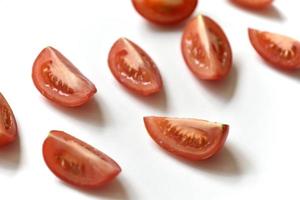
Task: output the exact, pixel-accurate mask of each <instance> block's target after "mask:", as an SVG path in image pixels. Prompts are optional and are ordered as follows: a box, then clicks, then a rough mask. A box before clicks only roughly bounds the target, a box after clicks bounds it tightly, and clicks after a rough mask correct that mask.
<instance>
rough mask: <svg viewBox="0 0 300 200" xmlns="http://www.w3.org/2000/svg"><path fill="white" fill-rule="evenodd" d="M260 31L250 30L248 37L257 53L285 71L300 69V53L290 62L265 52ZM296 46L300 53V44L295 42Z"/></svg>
mask: <svg viewBox="0 0 300 200" xmlns="http://www.w3.org/2000/svg"><path fill="white" fill-rule="evenodd" d="M259 32H260V31H258V30H256V29H252V28H249V29H248V35H249V39H250V42H251V44H252V46H253V48H254V49H255V50H256V52H257V53H258V54H259V55H260V56H261V57H262V58H263V59H264V60H265V61H267V62H268V63H269V64H271V65H272V66H274V67H276V68H278V69H283V70H297V69H300V53H298V54H297V57H296V58H295V59H294V60H293V61H290V62H286V61H282V60H281V59H280V57H279V56H275V55H271V54H270V53H269V52H268V51H267V50H265V49H264V48H263V47H262V46H261V45H260V42H259V39H258V34H259ZM295 46H296V48H297V51H298V52H300V42H298V41H295Z"/></svg>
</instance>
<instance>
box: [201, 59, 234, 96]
mask: <svg viewBox="0 0 300 200" xmlns="http://www.w3.org/2000/svg"><path fill="white" fill-rule="evenodd" d="M199 81H200V83H201V84H202V85H204V88H205V89H206V90H207V91H208V92H209V93H211V94H212V95H214V96H217V97H218V99H223V101H225V102H228V101H230V99H231V98H232V97H233V96H234V94H235V91H236V86H237V84H238V69H237V65H236V64H234V65H233V67H232V69H231V72H230V74H229V75H228V77H226V78H225V79H223V80H220V81H201V80H199Z"/></svg>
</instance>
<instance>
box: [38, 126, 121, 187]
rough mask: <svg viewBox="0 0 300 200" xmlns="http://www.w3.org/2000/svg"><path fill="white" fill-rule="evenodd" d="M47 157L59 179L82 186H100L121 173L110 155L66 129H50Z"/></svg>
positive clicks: (45, 150) (44, 145)
mask: <svg viewBox="0 0 300 200" xmlns="http://www.w3.org/2000/svg"><path fill="white" fill-rule="evenodd" d="M43 157H44V160H45V162H46V164H47V166H48V168H49V169H50V170H51V171H52V172H53V173H54V174H55V175H56V176H57V177H58V178H60V179H61V180H63V181H65V182H67V183H69V184H72V185H74V186H78V187H82V188H90V189H93V188H99V187H101V186H103V185H106V184H107V183H109V182H110V181H112V180H113V179H114V178H115V177H116V176H117V175H118V174H119V173H120V172H121V168H120V166H119V165H118V164H117V163H116V162H115V161H114V160H112V159H111V158H110V157H109V156H107V155H106V154H104V153H102V152H101V151H99V150H97V149H95V148H94V147H92V146H90V145H89V144H86V143H85V142H83V141H81V140H79V139H77V138H75V137H73V136H71V135H69V134H67V133H65V132H63V131H51V132H50V134H49V136H48V137H47V138H46V140H45V141H44V144H43Z"/></svg>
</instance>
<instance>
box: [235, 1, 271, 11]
mask: <svg viewBox="0 0 300 200" xmlns="http://www.w3.org/2000/svg"><path fill="white" fill-rule="evenodd" d="M231 1H232V2H233V3H235V4H236V5H239V6H241V7H244V8H248V9H251V10H263V9H266V8H268V7H270V5H271V4H272V3H273V0H267V1H261V3H253V2H250V0H231Z"/></svg>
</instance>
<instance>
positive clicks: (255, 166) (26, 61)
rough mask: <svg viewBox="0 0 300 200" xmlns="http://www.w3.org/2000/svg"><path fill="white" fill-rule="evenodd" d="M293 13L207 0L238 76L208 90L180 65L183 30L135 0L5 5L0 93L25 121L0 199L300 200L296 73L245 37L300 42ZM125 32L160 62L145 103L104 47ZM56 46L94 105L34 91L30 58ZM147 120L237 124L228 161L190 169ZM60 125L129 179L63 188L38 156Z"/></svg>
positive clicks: (0, 15) (1, 2)
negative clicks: (62, 102)
mask: <svg viewBox="0 0 300 200" xmlns="http://www.w3.org/2000/svg"><path fill="white" fill-rule="evenodd" d="M297 7H299V2H298V1H295V0H275V3H274V6H273V7H272V8H271V9H269V10H267V11H265V12H262V11H261V12H250V11H245V10H242V9H240V8H237V7H235V6H233V5H232V4H231V3H229V2H228V1H227V0H200V1H199V4H198V7H197V10H196V12H195V13H194V15H196V14H198V13H202V14H206V15H208V16H210V17H212V18H213V19H215V21H217V22H218V23H219V24H220V25H221V26H222V27H223V29H224V31H225V32H226V34H227V36H228V39H229V41H230V42H231V45H232V49H233V53H234V69H233V70H232V71H231V74H230V76H229V77H228V78H227V79H226V80H225V81H222V82H220V83H208V82H202V81H198V80H197V79H196V77H195V76H194V75H193V74H192V73H191V72H190V71H189V70H188V68H187V67H186V65H185V63H184V61H183V57H182V55H181V51H180V40H181V34H182V27H176V28H171V29H168V28H159V27H156V26H153V25H151V24H149V23H147V22H146V21H145V20H144V19H143V18H141V17H140V16H139V15H138V14H137V12H136V11H135V10H134V8H133V6H132V5H131V2H130V1H129V0H127V1H124V0H110V1H101V0H88V1H83V0H72V1H70V0H69V1H68V0H65V1H62V0H52V1H46V0H26V1H24V0H0V24H1V31H0V44H1V45H0V55H1V57H0V91H1V92H2V93H3V94H4V96H5V97H6V99H7V100H8V101H9V103H10V105H11V107H12V109H13V110H14V113H15V116H16V118H17V122H18V126H19V142H17V143H15V144H13V145H11V146H9V147H5V148H3V149H0V188H1V199H3V200H4V199H9V200H20V199H43V200H48V199H49V200H53V199H74V200H77V199H81V200H85V199H87V200H89V199H105V200H106V199H107V200H109V199H116V200H118V199H124V200H129V199H131V200H154V199H155V200H166V199H170V200H183V199H189V200H199V199H205V200H219V199H230V200H240V199H243V200H252V199H262V198H264V199H299V198H300V193H299V189H298V187H299V178H300V171H299V169H300V157H299V155H298V152H300V145H299V141H300V134H299V131H300V128H299V111H300V107H299V102H300V92H299V87H300V72H295V73H285V72H282V71H279V70H275V69H273V68H272V67H269V66H268V65H267V64H266V63H265V62H264V61H262V59H261V58H260V57H259V56H258V54H257V53H256V52H255V51H254V49H253V48H252V46H251V44H250V42H249V40H248V35H247V28H248V27H253V28H258V29H263V30H269V31H274V32H277V33H282V34H286V35H289V36H291V37H294V38H298V39H300V29H299V28H298V25H299V10H298V9H296V8H297ZM123 36H124V37H127V38H129V39H131V40H132V41H134V42H136V43H137V44H138V45H140V46H141V47H142V48H143V49H144V50H145V51H147V52H148V54H149V55H150V56H151V57H152V58H153V60H154V61H155V62H156V64H157V65H158V67H159V69H160V72H161V74H162V77H163V81H164V85H165V87H164V92H162V93H161V94H159V95H157V96H153V97H149V98H141V97H138V96H136V95H133V94H132V93H130V92H128V91H127V90H126V89H124V88H123V87H122V86H121V85H120V84H119V83H118V82H117V81H116V80H115V79H114V77H113V76H112V74H111V72H110V71H109V68H108V65H107V57H108V52H109V49H110V47H111V46H112V44H113V43H114V42H115V41H116V40H117V39H118V38H119V37H123ZM49 45H51V46H53V47H55V48H57V49H58V50H60V51H61V52H62V53H63V54H64V55H65V56H66V57H67V58H69V59H70V60H71V61H72V62H73V63H74V64H75V65H76V66H77V67H78V68H79V69H80V70H81V71H82V72H83V74H85V75H86V76H87V77H88V78H89V79H90V80H91V81H92V82H94V84H95V85H96V87H97V89H98V93H97V94H96V95H95V97H94V100H92V102H90V103H89V104H88V105H86V106H83V107H82V108H78V109H66V108H62V107H59V106H55V105H53V104H51V103H49V102H48V101H47V100H45V98H44V97H43V96H41V94H40V93H39V92H38V91H37V89H36V88H35V87H34V85H33V82H32V80H31V69H32V64H33V61H34V59H35V58H36V56H37V55H38V53H39V52H40V51H41V50H42V49H43V48H44V47H46V46H49ZM146 115H163V116H174V117H192V118H200V119H207V120H210V121H218V122H223V123H228V124H229V125H230V126H231V129H230V132H229V138H228V140H227V143H226V146H225V148H224V149H223V151H222V152H221V153H220V154H218V155H217V156H216V157H214V158H212V159H211V160H208V161H203V162H195V163H190V162H186V161H183V160H181V159H177V158H175V157H173V156H170V155H169V154H168V153H166V152H165V151H164V150H162V149H161V148H160V147H158V145H156V144H155V143H154V142H153V141H152V140H151V139H150V137H149V136H148V134H147V132H146V129H145V128H144V124H143V119H142V118H143V116H146ZM52 129H57V130H64V131H66V132H68V133H70V134H72V135H74V136H75V137H78V138H80V139H82V140H83V141H85V142H87V143H89V144H91V145H93V146H95V147H96V148H98V149H99V150H101V151H103V152H105V153H107V154H108V155H109V156H111V157H112V158H113V159H114V160H116V161H117V162H118V163H119V164H120V166H121V167H122V170H123V171H122V173H121V174H120V176H118V178H117V179H116V181H114V182H112V183H111V184H110V185H108V186H107V187H104V188H102V189H100V190H96V191H84V190H79V189H77V188H74V187H72V186H69V185H68V184H65V183H63V182H62V181H60V180H59V179H58V178H56V177H55V176H54V175H53V174H52V172H50V170H48V168H47V166H46V165H45V163H44V161H43V157H42V143H43V141H44V139H45V138H46V137H47V134H48V132H49V131H50V130H52Z"/></svg>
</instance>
